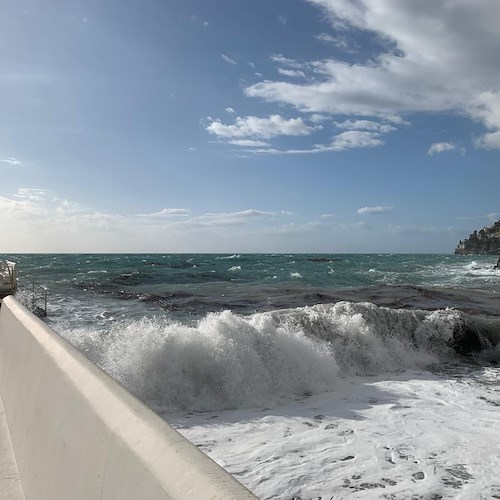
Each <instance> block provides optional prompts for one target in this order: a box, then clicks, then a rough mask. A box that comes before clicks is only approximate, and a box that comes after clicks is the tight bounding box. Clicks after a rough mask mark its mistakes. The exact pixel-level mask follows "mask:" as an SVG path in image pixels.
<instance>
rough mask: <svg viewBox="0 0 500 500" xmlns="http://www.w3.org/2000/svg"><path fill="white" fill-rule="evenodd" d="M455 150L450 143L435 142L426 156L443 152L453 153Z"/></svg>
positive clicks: (454, 146)
mask: <svg viewBox="0 0 500 500" xmlns="http://www.w3.org/2000/svg"><path fill="white" fill-rule="evenodd" d="M455 149H457V147H456V145H455V144H453V143H452V142H435V143H434V144H432V145H431V147H430V148H429V150H428V151H427V154H428V155H430V156H432V155H434V154H437V153H444V152H445V151H453V150H455Z"/></svg>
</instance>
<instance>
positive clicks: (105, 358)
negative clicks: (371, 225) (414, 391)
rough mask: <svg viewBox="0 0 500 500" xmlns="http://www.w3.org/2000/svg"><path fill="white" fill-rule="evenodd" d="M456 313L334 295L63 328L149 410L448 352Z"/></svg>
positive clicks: (263, 392)
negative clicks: (282, 305)
mask: <svg viewBox="0 0 500 500" xmlns="http://www.w3.org/2000/svg"><path fill="white" fill-rule="evenodd" d="M463 316H464V315H463V314H462V313H459V312H458V311H455V310H439V311H434V312H424V311H407V310H394V309H389V308H385V307H377V306H375V305H374V304H371V303H350V302H339V303H337V304H323V305H316V306H311V307H300V308H296V309H287V310H281V311H273V312H266V313H257V314H253V315H250V316H239V315H236V314H234V313H232V312H230V311H224V312H222V313H210V314H208V315H206V316H205V317H204V318H202V319H201V320H199V321H197V322H194V323H193V324H191V325H187V324H182V323H178V322H173V321H171V320H168V319H167V318H164V317H153V318H143V319H141V320H135V321H130V322H128V323H122V322H114V323H112V325H111V326H110V327H109V329H106V330H102V331H82V330H70V331H62V333H63V335H64V336H66V337H67V338H69V340H70V341H71V342H73V343H74V344H76V345H77V346H78V347H79V348H80V349H82V350H83V351H84V352H85V353H86V354H87V355H88V356H89V357H90V358H91V359H92V360H94V361H95V362H96V363H97V364H99V365H100V366H101V367H102V368H103V369H104V370H106V371H107V372H108V373H109V374H110V375H111V376H113V377H114V378H116V379H117V380H118V381H119V382H121V383H122V384H124V385H125V386H126V387H128V388H129V389H130V390H131V391H132V392H134V393H135V394H136V395H137V396H138V397H139V398H141V399H142V400H143V401H145V402H146V403H147V404H149V405H150V406H152V407H153V408H155V409H156V410H158V411H161V410H169V409H184V410H196V411H202V410H217V409H229V408H244V407H251V406H259V405H269V404H274V403H276V402H279V401H280V400H283V399H286V398H291V397H292V398H293V397H297V396H303V395H306V394H318V393H322V392H327V391H331V390H335V385H336V381H337V380H338V377H339V376H343V375H350V374H377V373H384V372H390V371H395V370H402V369H410V368H425V367H428V366H429V365H432V364H434V363H438V362H441V361H446V360H449V359H450V358H453V357H454V356H456V353H455V351H454V350H453V349H452V348H451V345H452V341H453V338H454V332H455V330H456V328H457V324H460V322H462V323H463ZM58 329H59V331H61V328H58Z"/></svg>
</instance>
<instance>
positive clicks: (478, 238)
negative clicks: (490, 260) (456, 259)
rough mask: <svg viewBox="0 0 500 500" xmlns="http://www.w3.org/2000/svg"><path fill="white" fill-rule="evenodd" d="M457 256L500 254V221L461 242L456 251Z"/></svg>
mask: <svg viewBox="0 0 500 500" xmlns="http://www.w3.org/2000/svg"><path fill="white" fill-rule="evenodd" d="M455 254H457V255H471V254H483V255H498V254H500V220H499V221H497V222H495V224H493V226H490V227H483V229H481V230H480V231H479V232H478V231H474V232H473V233H472V234H471V235H470V236H469V237H468V238H467V239H465V240H464V241H460V243H459V244H458V245H457V248H456V249H455Z"/></svg>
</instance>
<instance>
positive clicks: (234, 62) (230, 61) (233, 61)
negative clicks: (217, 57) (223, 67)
mask: <svg viewBox="0 0 500 500" xmlns="http://www.w3.org/2000/svg"><path fill="white" fill-rule="evenodd" d="M221 57H222V59H224V61H226V62H227V63H228V64H238V63H237V62H236V61H235V60H234V59H231V58H230V57H228V56H226V54H221Z"/></svg>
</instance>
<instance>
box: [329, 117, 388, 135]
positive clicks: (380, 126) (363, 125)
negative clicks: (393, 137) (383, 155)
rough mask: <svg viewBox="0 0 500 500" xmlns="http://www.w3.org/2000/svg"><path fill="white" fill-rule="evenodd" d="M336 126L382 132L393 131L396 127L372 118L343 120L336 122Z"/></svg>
mask: <svg viewBox="0 0 500 500" xmlns="http://www.w3.org/2000/svg"><path fill="white" fill-rule="evenodd" d="M335 126H336V127H337V128H340V129H345V130H373V131H376V132H380V133H381V134H387V133H388V132H393V131H394V130H396V127H393V126H392V125H389V124H387V123H379V122H375V121H372V120H346V121H343V122H335Z"/></svg>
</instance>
